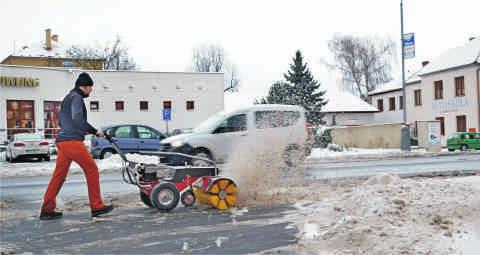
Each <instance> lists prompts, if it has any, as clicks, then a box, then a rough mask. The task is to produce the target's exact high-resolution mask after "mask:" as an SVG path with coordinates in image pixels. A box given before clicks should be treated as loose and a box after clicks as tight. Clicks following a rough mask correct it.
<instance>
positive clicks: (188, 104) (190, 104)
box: [187, 101, 195, 111]
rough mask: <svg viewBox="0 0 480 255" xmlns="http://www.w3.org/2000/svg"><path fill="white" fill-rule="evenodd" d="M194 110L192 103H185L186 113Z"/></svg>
mask: <svg viewBox="0 0 480 255" xmlns="http://www.w3.org/2000/svg"><path fill="white" fill-rule="evenodd" d="M194 109H195V102H194V101H187V111H193V110H194Z"/></svg>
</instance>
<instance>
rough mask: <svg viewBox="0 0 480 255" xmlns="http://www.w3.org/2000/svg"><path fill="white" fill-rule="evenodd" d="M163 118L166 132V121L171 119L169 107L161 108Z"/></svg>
mask: <svg viewBox="0 0 480 255" xmlns="http://www.w3.org/2000/svg"><path fill="white" fill-rule="evenodd" d="M163 120H164V121H165V125H166V130H167V134H168V122H169V121H170V120H172V109H171V108H163Z"/></svg>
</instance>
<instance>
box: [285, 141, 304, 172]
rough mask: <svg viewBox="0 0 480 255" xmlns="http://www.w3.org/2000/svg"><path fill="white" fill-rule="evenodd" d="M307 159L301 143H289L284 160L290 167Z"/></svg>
mask: <svg viewBox="0 0 480 255" xmlns="http://www.w3.org/2000/svg"><path fill="white" fill-rule="evenodd" d="M304 159H305V151H304V150H302V148H301V147H300V146H299V145H296V144H292V145H289V146H288V147H287V148H286V149H285V152H284V153H283V160H284V162H285V164H286V165H287V166H288V167H295V166H297V165H299V164H301V163H302V162H303V160H304Z"/></svg>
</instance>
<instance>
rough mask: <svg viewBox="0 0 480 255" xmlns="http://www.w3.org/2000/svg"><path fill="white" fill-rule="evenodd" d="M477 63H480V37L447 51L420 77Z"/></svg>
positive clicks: (422, 72) (427, 67) (429, 65)
mask: <svg viewBox="0 0 480 255" xmlns="http://www.w3.org/2000/svg"><path fill="white" fill-rule="evenodd" d="M475 63H480V37H477V38H475V39H471V40H470V41H469V42H468V43H467V44H465V45H463V46H459V47H456V48H452V49H449V50H447V51H445V52H444V53H442V54H441V55H440V56H438V57H437V58H436V59H435V60H433V61H432V62H431V63H429V64H428V65H427V66H425V68H424V69H423V70H422V71H421V72H420V74H419V75H420V76H422V75H427V74H431V73H436V72H440V71H444V70H448V69H452V68H456V67H462V66H466V65H471V64H475Z"/></svg>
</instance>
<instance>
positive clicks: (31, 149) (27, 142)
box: [6, 133, 50, 163]
mask: <svg viewBox="0 0 480 255" xmlns="http://www.w3.org/2000/svg"><path fill="white" fill-rule="evenodd" d="M6 152H7V153H6V159H7V161H9V162H12V163H13V162H15V160H17V159H19V158H36V159H38V160H42V159H44V160H46V161H50V151H49V143H48V141H47V140H45V139H43V136H42V135H41V134H37V133H21V134H14V135H12V137H11V138H10V140H9V141H8V145H7V151H6Z"/></svg>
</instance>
